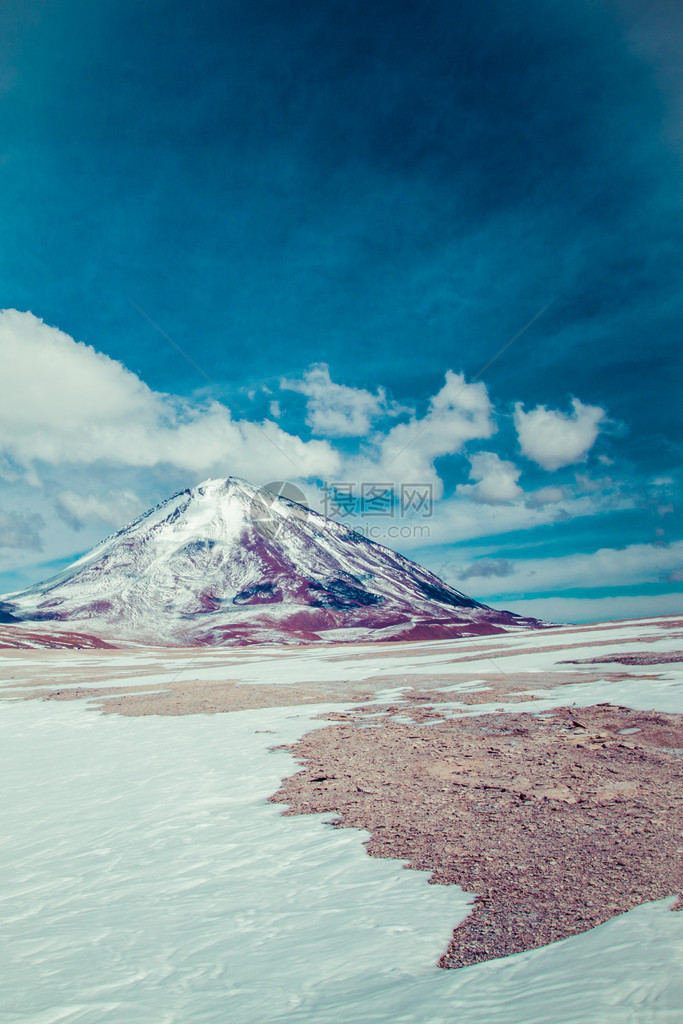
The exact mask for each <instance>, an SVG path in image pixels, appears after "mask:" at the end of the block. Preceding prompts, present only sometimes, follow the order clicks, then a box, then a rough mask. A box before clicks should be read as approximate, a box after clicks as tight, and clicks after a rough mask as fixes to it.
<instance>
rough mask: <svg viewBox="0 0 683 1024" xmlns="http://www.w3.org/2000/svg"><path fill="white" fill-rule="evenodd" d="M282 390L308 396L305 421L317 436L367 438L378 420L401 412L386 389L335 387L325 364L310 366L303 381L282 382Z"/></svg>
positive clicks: (342, 385) (339, 385)
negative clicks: (387, 394)
mask: <svg viewBox="0 0 683 1024" xmlns="http://www.w3.org/2000/svg"><path fill="white" fill-rule="evenodd" d="M280 387H281V388H282V389H283V390H285V391H298V392H299V393H300V394H302V395H306V397H307V399H308V402H307V403H306V411H307V416H306V422H307V423H308V425H309V427H310V428H311V430H312V431H313V433H314V434H319V435H323V436H326V437H364V436H365V435H366V434H367V433H368V432H369V431H370V427H371V424H372V422H373V420H375V419H377V417H379V416H387V415H389V416H395V415H397V414H398V413H400V412H401V411H402V410H401V409H400V407H398V406H397V405H396V404H395V403H390V402H388V401H387V396H386V392H385V390H384V388H378V389H377V393H376V394H373V393H372V392H371V391H366V390H365V389H364V388H351V387H348V386H347V385H346V384H335V383H334V381H333V380H332V379H331V378H330V369H329V367H328V366H327V364H326V363H315V364H314V365H313V366H311V367H309V369H308V370H306V372H305V373H304V375H303V379H302V380H285V379H283V380H281V381H280Z"/></svg>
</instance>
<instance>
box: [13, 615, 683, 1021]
mask: <svg viewBox="0 0 683 1024" xmlns="http://www.w3.org/2000/svg"><path fill="white" fill-rule="evenodd" d="M671 626H672V621H671V620H662V621H661V622H659V623H658V622H656V621H654V620H653V621H651V622H649V623H633V624H626V625H622V624H614V625H613V626H611V627H610V628H609V629H606V630H604V629H603V630H595V631H592V632H591V631H590V628H589V629H587V630H583V629H574V630H573V631H569V630H558V631H552V633H542V634H534V635H533V637H532V638H531V640H529V638H525V637H523V636H509V637H503V638H502V639H501V638H499V637H496V638H490V639H487V640H486V641H481V642H480V644H479V645H478V646H477V647H476V648H475V652H480V654H477V653H474V654H473V652H472V650H471V649H472V647H473V642H472V641H471V640H468V641H458V642H457V643H455V644H454V642H453V641H448V642H443V643H437V644H429V645H427V644H420V645H410V647H406V646H405V645H386V647H384V646H383V647H382V648H380V649H378V648H377V647H376V646H368V647H367V648H362V649H355V650H350V649H338V650H336V651H335V652H331V651H330V650H329V649H327V650H322V649H308V650H303V651H299V652H296V651H287V652H279V651H278V652H277V655H274V652H262V654H261V656H260V658H259V654H258V652H256V651H254V650H253V649H252V650H251V651H249V652H248V653H247V652H238V654H237V655H236V654H235V652H230V653H229V654H228V655H226V653H225V652H223V663H222V664H221V662H220V652H215V651H214V652H202V655H201V657H200V658H199V659H196V658H194V657H193V658H188V659H187V660H186V661H183V660H182V657H181V655H180V654H178V653H174V654H173V655H172V656H171V655H164V654H162V653H161V652H156V653H154V654H153V653H152V652H150V653H149V655H142V654H139V653H137V652H136V653H135V654H134V655H133V654H132V653H131V652H125V653H124V652H114V653H113V656H112V657H109V656H108V652H97V653H93V652H86V651H83V652H78V655H79V656H81V655H82V658H80V657H77V656H76V655H75V653H74V652H63V651H36V652H10V651H7V652H4V653H3V656H2V658H1V659H0V681H2V683H3V684H4V685H5V687H6V686H8V685H9V686H10V687H11V686H13V685H15V684H16V676H18V675H21V676H23V678H24V680H26V678H27V676H29V675H30V676H32V677H33V678H34V679H36V680H37V679H38V678H40V677H44V676H45V675H46V674H48V675H50V676H51V677H54V675H55V672H54V667H55V666H60V672H59V674H60V675H61V676H62V680H61V681H60V685H64V681H65V680H66V679H68V677H69V673H73V672H74V671H75V670H76V668H77V667H78V666H80V668H81V669H82V667H83V663H84V661H88V659H92V661H93V663H92V664H90V667H89V669H88V672H89V673H90V674H91V675H92V674H95V675H97V674H98V673H99V676H100V678H106V677H107V672H108V670H107V665H109V675H108V678H109V680H110V681H111V680H112V678H114V677H115V678H116V680H117V681H118V682H121V681H122V679H123V678H127V679H128V680H129V681H130V682H136V681H137V682H139V683H141V684H143V685H146V684H148V682H149V679H150V675H156V676H159V675H166V676H171V675H173V674H174V673H177V672H178V671H181V672H182V671H184V670H186V671H188V672H189V674H190V678H205V679H206V681H207V685H209V686H210V685H211V680H212V679H216V678H221V679H225V678H226V677H227V678H231V679H236V678H237V679H239V680H240V681H242V682H244V683H245V684H246V683H248V682H249V681H255V682H265V681H267V682H274V681H279V682H280V683H282V684H283V685H285V684H286V683H287V682H302V681H304V680H305V679H309V680H320V679H321V678H322V677H323V675H325V676H326V678H328V679H330V678H331V679H339V680H340V681H344V680H348V679H350V678H352V677H353V678H355V679H362V678H366V677H367V676H379V677H380V680H381V678H382V677H383V676H391V677H392V682H394V678H393V677H395V676H396V675H399V674H400V675H404V676H406V677H407V678H408V679H409V677H410V675H411V674H422V675H424V674H425V673H434V675H435V676H436V675H439V674H443V673H446V672H449V671H450V672H453V671H454V670H455V671H458V672H462V671H464V670H465V669H467V670H470V671H471V679H472V680H474V679H482V678H487V677H488V676H490V675H492V674H495V673H498V674H500V672H501V671H505V672H515V673H519V672H544V671H548V670H549V668H550V666H551V665H553V666H555V667H556V668H557V667H558V666H556V662H557V661H559V660H561V659H563V658H565V657H570V658H573V657H591V656H602V655H604V654H606V653H613V652H614V651H615V650H619V651H622V652H624V653H626V652H627V651H629V650H633V651H642V650H643V649H646V650H647V651H648V652H653V651H655V650H664V649H667V650H671V649H673V648H675V647H676V646H678V649H680V646H681V643H680V640H678V639H676V638H675V637H674V632H675V631H674V630H672V628H671ZM629 630H630V631H631V633H629ZM570 635H571V638H572V643H574V644H575V645H576V650H574V651H572V653H569V654H567V653H565V652H563V651H559V652H558V651H552V650H551V648H552V647H553V646H557V645H558V644H559V643H560V642H565V640H566V639H567V638H568V637H569V636H570ZM553 636H554V641H553ZM603 641H610V644H614V645H616V646H611V645H610V644H608V645H607V646H604V645H603ZM530 642H531V643H533V646H534V650H533V651H532V652H531V653H530V652H529V646H530ZM594 643H598V644H599V645H598V646H595V645H594ZM579 650H580V651H583V652H584V653H577V652H578V651H579ZM585 652H587V653H585ZM472 657H474V658H476V660H473V661H463V660H462V659H464V658H468V659H469V658H472ZM154 658H156V661H155V663H154V664H153V665H152V664H151V661H152V660H153V659H154ZM491 658H493V660H494V662H495V664H493V663H492V662H491V660H490V659H491ZM27 659H29V660H27ZM30 659H32V662H31V661H30ZM97 659H99V660H98V661H97V665H95V663H94V662H95V660H97ZM458 662H459V663H458ZM112 665H115V666H116V670H115V671H111V669H112ZM560 668H565V669H571V670H574V671H575V672H576V674H577V676H580V675H581V673H583V672H584V671H585V670H587V669H590V670H591V672H592V674H593V675H594V674H595V670H596V669H597V670H599V671H602V670H605V671H606V672H616V671H619V672H623V673H624V674H626V675H627V676H628V677H629V678H628V679H627V680H625V681H624V680H622V681H621V682H616V681H614V682H609V681H607V680H605V681H603V682H601V683H595V682H591V683H588V682H587V683H585V684H584V683H581V682H576V683H574V684H572V686H573V687H575V688H576V689H577V695H576V696H572V695H570V694H569V693H568V691H569V690H571V687H567V686H558V687H557V691H558V692H557V695H556V694H555V692H554V691H553V692H552V693H550V691H548V690H547V689H546V690H543V691H542V697H543V703H544V705H545V703H546V702H548V701H551V702H553V703H554V704H555V705H557V704H560V703H563V704H565V703H568V702H571V700H574V699H577V703H578V702H582V701H581V697H580V694H581V693H585V694H586V695H587V694H588V693H589V692H590V693H591V697H590V699H591V700H594V699H596V688H597V693H599V696H600V699H602V700H612V699H613V700H616V701H619V702H621V703H627V701H626V700H625V699H624V696H623V693H624V690H623V688H624V686H627V685H629V684H630V682H631V680H632V688H633V690H634V699H635V698H636V697H637V698H638V699H640V700H641V702H642V703H641V706H642V707H647V708H650V707H657V708H659V707H660V706H662V709H663V710H683V704H682V705H681V706H677V707H676V708H674V707H670V706H664V705H665V703H666V701H667V700H668V699H669V697H671V701H673V702H675V701H679V702H680V701H681V694H683V678H682V677H683V671H682V670H683V666H682V665H680V664H668V665H667V664H664V665H661V666H637V667H631V666H621V665H619V666H617V665H606V666H605V665H600V666H596V665H593V666H564V667H560ZM96 669H97V671H96ZM145 669H148V670H149V669H151V672H150V675H147V674H145ZM226 669H227V670H228V671H226ZM219 670H222V674H220V671H219ZM309 672H310V674H309V675H307V673H309ZM487 674H488V676H487ZM645 675H656V676H661V677H662V678H661V680H659V681H658V680H647V679H646V678H644V676H645ZM12 676H15V679H12V678H11V677H12ZM264 676H265V678H264ZM435 683H436V685H438V680H435ZM581 687H585V688H586V689H585V691H581ZM620 687H621V689H620ZM636 691H637V693H636ZM1 694H2V690H0V696H1ZM339 707H340V705H339V704H335V705H334V709H335V710H339ZM515 707H516V709H517V710H519V705H518V704H517V705H515ZM322 710H324V707H322V706H320V705H317V706H315V707H313V708H311V707H307V708H295V707H284V708H283V707H279V708H272V709H265V710H256V711H241V712H236V713H232V714H223V715H211V716H209V715H190V716H180V717H143V718H123V717H119V716H116V715H110V716H106V717H103V716H100V715H99V714H97V713H95V712H94V711H93V710H92V709H91V708H90V707H89V706H88V705H87V704H86V703H84V702H76V703H68V704H63V703H54V702H50V703H44V702H36V701H30V702H24V701H20V700H17V699H12V700H11V701H7V702H5V703H3V704H2V705H0V760H1V762H2V772H3V778H4V782H5V784H4V795H3V812H2V829H1V831H0V900H1V901H2V902H1V906H2V918H1V919H2V926H1V928H0V943H1V944H2V948H1V949H0V1021H2V1022H3V1024H5V1022H7V1024H10V1022H12V1024H15V1022H16V1024H18V1022H21V1024H129V1022H130V1024H175V1022H177V1024H200V1022H201V1024H225V1022H230V1024H260V1022H263V1024H265V1022H283V1024H284V1022H291V1024H295V1022H296V1024H328V1022H329V1024H366V1022H368V1024H370V1022H377V1024H380V1022H381V1024H385V1022H386V1024H390V1022H391V1024H446V1022H448V1024H491V1022H492V1021H505V1022H506V1024H570V1022H571V1024H575V1022H578V1021H582V1022H587V1024H626V1022H633V1024H650V1022H651V1024H674V1022H675V1024H678V1022H679V1021H680V1019H681V1006H683V913H681V914H679V913H671V912H670V911H669V909H668V907H669V905H670V903H671V902H672V901H665V902H664V903H658V904H650V905H647V906H643V907H639V908H637V909H636V910H634V911H631V912H630V913H628V914H625V915H622V916H621V917H619V918H616V919H614V920H612V921H610V922H608V923H607V924H605V925H602V926H601V927H599V928H596V929H595V930H594V931H591V932H587V933H584V934H583V935H579V936H577V937H574V938H571V939H568V940H565V941H563V942H560V943H557V944H555V945H552V946H549V947H547V948H545V949H540V950H534V951H531V952H528V953H522V954H519V955H516V956H513V957H509V958H507V959H505V960H498V961H491V962H488V963H484V964H480V965H478V966H475V967H471V968H466V969H463V970H459V971H443V970H439V969H438V968H436V967H435V966H434V964H435V962H436V960H437V958H438V956H439V955H440V954H441V953H442V952H443V950H444V949H445V946H446V944H447V941H448V938H449V936H450V933H451V930H452V928H453V927H454V926H455V925H456V924H457V923H458V921H459V920H461V919H462V917H463V916H464V915H465V914H466V913H467V907H468V902H469V900H470V899H471V897H470V896H468V895H467V894H463V893H462V892H461V891H460V890H458V889H457V888H456V887H446V886H436V885H429V884H428V883H427V878H426V876H425V875H424V874H422V873H418V872H414V871H404V870H403V869H402V867H401V865H400V864H398V863H396V862H393V861H389V860H376V859H371V858H369V857H368V856H367V855H366V853H365V851H364V849H363V845H362V843H363V839H364V838H365V836H364V835H363V834H362V833H359V832H355V831H353V830H335V829H334V828H332V827H331V826H330V825H329V824H326V823H325V821H326V817H327V816H324V817H323V818H322V819H321V818H320V817H283V816H282V815H281V807H280V806H278V805H273V804H269V803H268V802H267V797H268V796H269V795H270V794H272V793H273V792H274V791H275V790H276V789H277V788H278V784H279V781H280V779H281V778H282V777H283V776H285V775H288V774H291V772H292V771H293V770H295V765H294V762H293V761H292V759H291V757H290V755H289V754H287V753H286V752H285V751H281V750H280V751H275V752H273V751H272V750H271V749H270V748H271V747H273V746H274V745H277V744H280V743H286V742H292V741H294V740H295V739H296V738H298V737H299V736H300V735H302V734H303V733H304V732H306V731H308V730H309V729H310V728H313V727H319V726H320V725H322V724H324V723H320V722H315V721H314V718H315V716H316V715H318V714H320V712H321V711H322ZM476 710H477V709H473V708H470V709H469V711H470V712H472V711H476ZM480 710H485V706H483V707H481V708H480ZM525 710H531V707H530V705H529V704H526V705H525Z"/></svg>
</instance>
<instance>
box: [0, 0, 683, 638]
mask: <svg viewBox="0 0 683 1024" xmlns="http://www.w3.org/2000/svg"><path fill="white" fill-rule="evenodd" d="M682 20H683V19H682V18H681V14H680V12H679V11H678V10H677V7H676V5H675V4H674V3H663V2H655V3H648V4H647V5H646V4H645V2H644V0H620V2H617V0H602V2H596V0H591V2H584V0H574V2H572V3H569V2H567V0H565V2H557V0H543V2H540V0H539V2H534V0H530V2H528V3H526V4H524V5H511V4H509V3H505V2H502V0H500V2H498V0H484V2H482V3H480V4H478V5H476V7H475V5H472V4H461V3H458V2H457V0H449V2H436V0H425V2H409V3H406V4H395V3H384V2H367V0H366V2H364V3H360V2H358V3H357V2H353V0H344V2H341V0H339V2H336V0H335V2H332V0H317V2H316V3H312V2H310V0H309V2H307V3H304V2H297V0H288V2H282V0H281V2H279V3H275V2H266V0H248V2H247V0H234V2H222V3H208V2H207V3H198V4H196V5H194V6H193V7H192V8H191V9H190V8H188V7H187V6H186V5H181V4H179V3H173V2H160V0H150V2H147V3H145V4H144V5H140V4H133V3H130V2H127V0H100V2H99V3H97V4H92V3H90V2H85V0H62V2H60V3H51V2H48V0H27V2H24V3H18V2H12V0H10V2H8V3H7V4H5V5H4V6H3V12H2V14H1V15H0V38H1V39H2V42H1V43H0V46H1V48H2V66H1V68H0V116H1V118H2V139H3V143H2V152H1V153H0V182H1V186H2V187H1V188H0V216H1V218H2V237H3V246H2V251H1V252H0V300H1V301H0V305H1V306H2V307H4V308H5V309H6V310H7V311H8V312H7V313H6V314H2V317H1V318H0V356H1V357H2V364H1V365H0V474H1V475H0V591H9V590H13V589H17V588H19V587H21V586H24V585H26V584H27V583H29V582H32V581H34V580H36V579H39V578H42V577H45V576H46V575H49V574H50V572H51V571H52V569H53V568H54V567H59V566H61V565H62V564H63V562H64V561H65V560H68V559H69V558H71V557H73V556H74V555H75V554H78V553H80V552H82V551H83V550H85V549H86V548H87V547H89V546H90V545H91V544H92V543H94V542H95V541H96V540H97V539H99V537H101V536H102V535H103V534H105V533H107V532H110V531H111V530H112V529H114V528H117V527H118V526H119V525H122V523H123V522H125V521H126V520H127V519H129V518H131V517H132V516H133V515H135V514H137V513H138V512H139V511H142V510H143V509H144V508H146V507H148V506H149V505H150V504H153V503H155V502H156V501H158V500H161V499H162V498H163V497H164V496H166V495H167V494H168V493H170V492H171V491H173V490H174V489H177V488H179V487H183V486H186V485H188V484H194V483H197V482H199V481H200V480H201V479H203V478H205V477H207V476H216V475H228V474H236V475H242V476H246V477H248V478H249V479H251V480H253V481H254V482H256V483H265V482H268V481H270V480H279V479H287V480H292V481H294V482H295V483H297V485H298V486H300V487H302V488H303V489H304V491H305V492H306V494H307V495H308V498H309V500H310V501H311V503H312V504H313V505H314V507H320V508H324V507H328V509H329V502H328V505H327V506H325V501H326V498H329V491H328V492H325V491H324V490H323V489H322V486H323V485H324V484H325V483H327V484H330V483H331V482H336V483H338V484H344V483H346V484H349V485H350V484H354V485H355V488H356V491H357V492H360V489H361V486H362V484H363V483H365V484H372V483H392V484H393V485H394V486H395V487H396V489H397V493H398V492H399V491H400V487H401V484H414V483H420V484H424V485H425V486H426V487H427V486H428V487H430V488H431V493H432V495H433V497H434V502H433V506H432V507H431V512H430V515H429V516H428V517H425V516H417V517H416V516H412V517H411V516H410V515H406V516H404V517H400V516H399V518H398V519H396V518H395V516H387V515H384V516H382V515H376V516H375V518H372V519H368V517H364V516H363V514H362V510H361V509H360V507H358V508H356V509H355V510H354V511H353V513H352V515H351V519H353V521H354V525H356V526H357V528H359V529H361V530H363V529H365V530H367V531H368V532H371V531H375V532H371V535H372V536H375V537H376V538H377V539H379V540H383V541H384V542H386V543H389V544H390V546H392V547H396V548H398V549H399V550H402V551H404V552H405V553H406V554H409V555H410V556H411V557H416V558H418V559H419V560H421V561H423V562H424V563H425V564H427V565H429V566H430V567H431V568H433V569H435V570H437V571H440V572H441V573H442V574H443V575H444V576H445V577H446V578H447V579H448V580H449V582H451V583H453V584H455V585H456V586H459V587H460V588H461V589H463V590H466V591H468V592H469V593H471V594H473V595H474V596H476V597H479V598H481V599H485V600H490V601H491V602H492V603H498V604H505V605H507V606H509V607H514V608H515V610H527V609H528V610H530V611H535V612H536V613H538V614H548V615H550V616H552V617H556V618H568V619H569V618H571V619H576V620H579V619H593V618H600V617H603V618H604V617H608V616H610V615H615V616H617V615H631V614H648V613H649V614H657V613H659V612H664V611H676V610H681V608H682V607H683V598H682V597H681V591H682V589H683V588H682V586H681V583H682V580H683V540H682V532H681V527H680V513H679V510H680V485H681V477H680V464H681V414H680V408H681V401H680V391H681V380H682V379H683V373H682V369H683V367H682V366H681V363H682V361H683V360H682V352H683V346H682V345H681V322H682V314H683V283H682V282H683V276H682V275H681V251H682V248H681V242H682V241H683V215H682V209H681V199H682V190H681V184H680V183H681V170H682V164H683V132H682V131H681V129H680V124H681V123H682V122H681V115H682V114H683V77H682V76H681V73H680V71H679V67H680V57H681V54H680V47H681V42H680V41H681V39H683V24H681V22H682ZM548 303H551V304H550V305H549V306H548ZM546 306H547V308H545V307H546ZM544 308H545V311H544V312H543V313H542V314H541V315H540V316H539V317H538V318H537V319H536V320H535V321H534V322H533V323H532V324H531V326H529V328H528V329H527V330H526V331H525V332H524V333H523V334H521V336H520V337H519V338H518V339H517V340H516V341H515V342H514V343H513V344H512V345H510V346H509V348H507V349H506V350H505V351H504V352H502V354H501V355H500V356H499V358H498V359H496V360H495V361H494V362H493V363H492V364H491V365H490V366H488V367H487V368H486V369H485V370H484V372H483V373H482V374H481V376H478V375H479V374H480V371H481V370H482V368H483V367H485V366H486V364H487V363H489V361H490V360H491V359H492V357H494V356H495V355H496V353H498V352H500V350H501V349H502V348H503V347H504V346H505V345H506V344H507V343H508V342H509V341H510V339H512V338H513V337H514V336H515V335H516V334H517V333H518V332H519V331H520V329H521V328H523V327H524V325H525V324H527V323H528V322H529V321H530V320H532V318H534V317H535V316H536V314H538V313H539V311H541V310H543V309H544ZM140 310H142V311H143V312H144V314H146V316H145V315H142V313H141V312H140ZM13 311H19V312H13ZM150 320H151V321H153V322H154V324H156V325H158V327H159V328H161V331H160V330H158V329H157V328H156V327H155V326H154V324H153V323H151V322H150ZM162 332H163V333H162ZM165 335H166V336H168V337H169V338H171V339H173V341H174V342H175V345H176V346H179V348H180V349H182V352H180V351H179V349H178V347H174V345H172V344H171V343H170V342H169V341H168V340H167V337H165ZM183 353H185V355H183ZM430 417H431V418H430ZM401 449H405V450H401ZM394 512H395V513H396V514H398V513H397V512H396V509H394ZM399 527H400V530H399V529H398V528H399ZM418 527H419V529H418ZM392 530H393V531H394V532H393V533H392V532H391V531H392ZM377 531H379V532H377Z"/></svg>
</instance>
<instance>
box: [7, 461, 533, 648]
mask: <svg viewBox="0 0 683 1024" xmlns="http://www.w3.org/2000/svg"><path fill="white" fill-rule="evenodd" d="M0 611H1V612H2V614H3V619H4V621H5V622H11V621H16V620H19V621H26V620H29V621H33V622H36V621H43V622H45V621H49V622H52V623H54V624H55V625H57V624H59V623H67V622H68V623H69V628H71V627H72V625H73V626H77V627H78V628H80V629H84V630H87V632H88V633H90V634H97V635H99V636H105V637H108V638H112V637H117V636H119V637H121V638H127V639H134V640H137V641H140V642H143V643H159V644H190V645H196V644H247V643H257V642H262V643H273V642H275V643H281V642H285V643H292V642H302V641H316V640H330V641H332V640H334V641H345V640H369V639H382V640H398V639H429V638H434V639H437V638H443V637H448V636H466V635H476V634H480V633H495V632H499V631H502V630H506V629H510V628H519V627H523V626H527V627H528V626H538V625H540V624H539V623H537V622H536V621H535V620H526V619H520V618H519V617H518V616H515V615H513V614H512V613H510V612H496V611H494V610H493V609H491V608H487V607H486V606H485V605H481V604H479V603H478V602H477V601H474V600H472V599H471V598H469V597H466V596H465V595H464V594H461V593H459V592H458V591H457V590H454V589H453V588H451V587H449V586H448V585H447V584H445V583H444V582H443V581H442V580H440V579H439V578H438V577H437V576H435V575H434V574H433V573H430V572H428V571H427V570H426V569H423V568H422V567H421V566H419V565H417V564H416V563H415V562H411V561H410V560H409V559H406V558H403V557H402V556H401V555H399V554H397V553H396V552H394V551H390V550H389V549H388V548H385V547H382V545H380V544H376V543H374V542H373V541H369V540H367V539H365V538H364V537H362V536H360V535H359V534H357V533H354V532H353V531H352V530H350V529H349V528H348V527H346V526H343V525H341V524H339V523H336V522H334V521H333V520H331V519H327V518H326V517H325V516H321V515H319V514H318V513H316V512H313V511H311V510H310V509H307V508H305V507H304V506H303V505H300V504H297V503H296V502H293V501H290V500H288V499H287V498H284V497H277V496H274V495H270V494H269V493H266V494H264V492H263V490H257V489H256V488H254V487H252V486H251V485H250V484H248V483H246V482H245V481H243V480H237V479H235V478H228V479H227V480H207V481H206V482H205V483H203V484H201V485H199V486H198V487H195V488H192V489H191V490H185V491H182V492H180V493H179V494H176V495H174V496H173V497H171V498H169V499H168V500H167V501H165V502H163V503H162V504H161V505H158V506H157V507H156V508H154V509H151V510H150V511H149V512H146V513H145V514H144V515H142V516H140V518H139V519H136V520H135V521H134V522H133V523H130V524H129V525H128V526H126V527H124V528H123V529H122V530H120V531H119V532H118V533H116V534H114V535H113V536H111V537H109V538H108V539H107V540H105V541H103V542H102V543H101V544H99V545H98V546H97V547H95V548H93V550H92V551H90V552H88V554H86V555H84V556H83V557H82V558H80V559H78V561H76V562H74V563H73V565H71V566H69V567H68V568H67V569H65V570H64V571H63V572H61V573H59V574H58V575H57V576H55V577H53V578H52V579H51V580H48V581H47V582H45V583H40V584H36V585H35V586H33V587H30V588H29V589H28V590H25V591H22V592H20V593H16V594H9V595H6V596H5V598H4V599H3V601H2V602H1V603H0Z"/></svg>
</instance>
